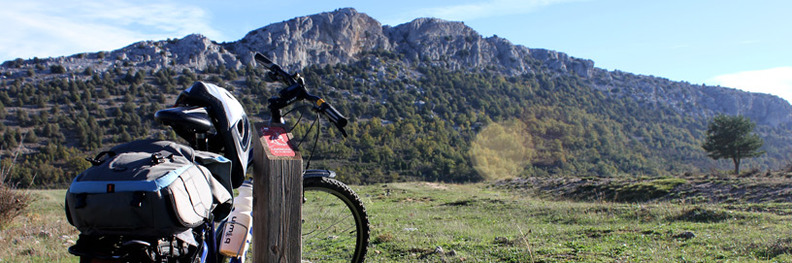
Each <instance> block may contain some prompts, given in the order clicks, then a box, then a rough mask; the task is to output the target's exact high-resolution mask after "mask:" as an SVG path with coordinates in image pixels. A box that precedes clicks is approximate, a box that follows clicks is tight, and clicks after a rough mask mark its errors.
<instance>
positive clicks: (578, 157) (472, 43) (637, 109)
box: [0, 9, 792, 187]
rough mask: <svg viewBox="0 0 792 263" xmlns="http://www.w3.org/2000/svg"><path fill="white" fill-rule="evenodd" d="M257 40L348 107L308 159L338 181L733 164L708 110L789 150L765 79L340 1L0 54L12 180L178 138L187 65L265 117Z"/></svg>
mask: <svg viewBox="0 0 792 263" xmlns="http://www.w3.org/2000/svg"><path fill="white" fill-rule="evenodd" d="M253 51H258V52H262V53H264V54H267V55H269V56H271V57H272V58H273V60H274V61H276V62H278V63H280V64H282V65H285V66H286V67H288V68H289V69H290V70H300V71H301V72H303V73H304V75H305V76H306V77H307V81H308V82H309V83H310V84H312V86H313V87H314V89H313V92H315V93H317V94H322V95H324V96H326V97H327V98H328V99H329V100H331V101H333V104H334V105H336V106H337V108H338V109H339V110H340V111H341V112H343V113H345V114H346V115H347V116H348V117H350V118H351V120H352V122H351V124H350V127H349V128H348V130H349V132H350V133H351V136H349V137H348V138H346V139H342V138H340V136H338V134H336V133H335V131H334V130H333V129H324V130H323V135H322V136H330V137H329V138H332V139H331V142H330V143H328V142H326V143H320V144H319V145H318V146H317V148H316V150H315V152H316V153H315V155H314V160H315V161H314V162H312V164H314V165H315V166H316V167H325V168H329V169H334V170H336V171H338V172H339V175H340V176H342V180H344V181H346V182H350V183H355V182H362V183H371V182H388V181H402V180H429V181H453V182H466V181H479V180H482V179H486V178H504V177H511V176H542V175H565V176H664V175H671V174H677V173H686V172H693V173H695V172H702V171H709V170H711V169H721V168H722V169H728V167H729V166H728V163H726V162H725V161H724V162H722V163H718V162H715V161H712V160H710V159H708V158H707V156H706V154H705V152H704V151H703V150H702V149H701V147H700V145H701V142H702V140H703V134H704V130H705V129H706V123H707V121H708V120H709V118H711V117H712V116H714V115H716V114H720V113H725V114H732V115H733V114H742V115H745V116H748V117H749V118H750V119H751V120H753V121H754V122H756V123H757V124H758V126H757V132H758V133H759V134H760V136H761V137H762V138H763V139H764V140H765V147H764V150H766V151H767V154H766V155H764V156H762V157H760V158H755V159H751V160H749V161H748V162H747V165H746V166H744V167H749V168H750V167H753V168H761V169H767V168H771V169H778V168H782V167H785V166H787V165H789V164H790V159H792V155H790V153H792V106H790V104H789V103H787V102H786V101H784V100H782V99H781V98H778V97H775V96H771V95H765V94H756V93H747V92H742V91H738V90H735V89H729V88H721V87H711V86H702V85H692V84H690V83H686V82H673V81H669V80H667V79H663V78H658V77H652V76H641V75H635V74H630V73H626V72H620V71H606V70H603V69H599V68H595V67H594V62H593V61H591V60H585V59H578V58H573V57H570V56H568V55H566V54H564V53H560V52H556V51H551V50H544V49H529V48H527V47H524V46H518V45H513V44H511V43H510V42H509V41H508V40H506V39H502V38H499V37H497V36H493V37H487V38H484V37H482V36H481V35H479V34H478V33H476V32H475V31H474V30H472V29H471V28H469V27H467V26H465V25H464V24H463V23H459V22H448V21H443V20H438V19H425V18H422V19H416V20H414V21H412V22H410V23H406V24H402V25H398V26H395V27H391V26H383V25H381V24H380V23H379V22H377V21H376V20H374V19H372V18H371V17H369V16H367V15H365V14H362V13H358V12H356V11H355V10H354V9H339V10H336V11H334V12H329V13H322V14H317V15H312V16H307V17H299V18H295V19H292V20H288V21H284V22H281V23H276V24H272V25H269V26H266V27H263V28H260V29H256V30H254V31H251V32H250V33H248V35H246V36H245V37H244V38H243V39H241V40H239V41H236V42H231V43H215V42H213V41H211V40H209V39H207V38H206V37H203V36H201V35H189V36H186V37H184V38H182V39H170V40H166V41H144V42H139V43H135V44H132V45H130V46H127V47H125V48H122V49H119V50H115V51H109V52H98V53H82V54H76V55H72V56H68V57H58V58H46V59H39V58H34V59H31V60H22V59H17V60H13V61H6V62H5V63H3V64H2V66H1V67H0V78H2V85H0V117H2V122H0V133H2V136H1V137H2V138H0V139H2V141H0V147H2V151H1V152H0V153H2V167H3V169H4V171H5V170H6V169H7V168H8V167H11V166H12V164H13V170H12V171H11V173H10V174H9V175H8V177H7V178H8V179H7V180H8V181H10V182H12V183H17V184H18V186H20V187H62V186H65V185H67V184H68V183H69V182H70V180H71V179H72V178H73V177H74V176H75V174H76V173H78V172H80V171H81V170H83V169H85V168H86V166H88V162H86V161H84V160H83V158H85V157H89V156H92V155H93V154H94V153H96V152H97V151H100V150H102V149H106V148H109V147H111V146H113V145H115V144H118V143H121V142H126V141H129V140H133V139H140V138H161V139H173V140H175V139H176V136H175V134H174V133H173V132H170V131H169V130H167V129H165V128H164V127H163V126H161V125H159V124H157V123H156V122H155V121H154V120H153V113H154V112H155V111H156V110H158V109H162V108H165V107H167V106H168V105H170V104H171V103H172V102H173V101H174V98H175V96H176V95H178V93H179V92H180V91H181V90H183V89H184V88H186V87H188V86H189V85H190V84H191V83H192V82H193V81H196V80H204V81H209V82H213V83H217V84H220V85H221V86H224V87H226V88H228V89H230V90H232V91H233V93H235V94H236V95H238V96H239V97H240V98H241V100H242V103H243V104H244V105H245V107H246V110H247V111H248V112H249V113H250V115H252V116H253V118H254V119H256V120H258V121H261V117H262V116H265V115H266V99H267V98H269V97H270V96H271V95H273V94H274V93H275V92H276V91H277V89H278V88H279V86H277V85H274V84H267V83H265V82H264V81H263V78H264V76H265V74H264V73H263V71H262V70H261V69H258V68H255V67H252V66H250V60H251V52H253ZM296 116H297V115H295V117H296ZM306 128H307V127H298V128H297V129H296V130H295V131H294V133H295V134H296V135H298V136H301V135H302V134H304V133H305V130H306ZM309 138H310V137H309ZM332 141H335V142H332ZM310 144H311V143H304V144H303V148H304V149H303V150H310V149H311V148H310V147H306V145H310ZM14 153H19V155H18V156H17V157H16V158H14Z"/></svg>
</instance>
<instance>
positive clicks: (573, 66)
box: [3, 8, 792, 126]
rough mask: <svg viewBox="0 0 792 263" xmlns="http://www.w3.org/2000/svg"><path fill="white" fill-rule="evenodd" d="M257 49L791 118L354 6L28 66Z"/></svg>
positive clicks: (228, 56)
mask: <svg viewBox="0 0 792 263" xmlns="http://www.w3.org/2000/svg"><path fill="white" fill-rule="evenodd" d="M254 51H255V52H261V53H264V54H267V55H268V56H270V57H272V58H273V59H274V61H276V62H277V63H279V64H281V65H283V66H285V67H287V68H288V69H290V70H296V69H300V68H302V67H305V66H307V65H312V64H335V63H350V62H354V61H356V60H357V59H359V58H360V55H361V54H365V53H366V52H372V51H387V52H392V53H396V54H399V55H401V56H402V57H403V58H404V62H405V63H406V64H408V65H426V66H442V67H447V68H449V69H453V70H473V71H475V70H482V69H484V68H487V69H495V70H497V71H499V72H501V73H502V74H505V75H519V74H527V73H533V72H537V71H541V72H548V73H551V74H553V75H563V74H571V75H575V76H577V77H580V78H582V79H584V80H585V81H587V82H588V83H590V86H591V88H593V89H598V90H601V91H603V92H604V94H606V95H609V96H618V97H631V98H634V99H635V100H636V101H637V102H638V103H642V104H646V105H658V104H661V105H664V106H668V107H670V108H672V109H674V110H676V111H678V112H683V113H686V114H689V115H692V116H694V117H711V116H713V115H715V114H719V113H725V114H743V115H746V116H748V117H750V118H751V119H752V120H754V121H756V122H757V123H759V124H764V125H770V126H778V125H792V106H790V104H789V103H787V102H786V101H784V100H782V99H780V98H778V97H775V96H770V95H765V94H756V93H748V92H742V91H738V90H734V89H729V88H721V87H711V86H701V85H692V84H690V83H685V82H673V81H669V80H667V79H663V78H657V77H651V76H641V75H635V74H630V73H626V72H621V71H606V70H603V69H599V68H595V67H594V62H593V61H591V60H586V59H579V58H574V57H571V56H569V55H567V54H565V53H561V52H557V51H552V50H546V49H531V48H527V47H524V46H520V45H514V44H512V43H510V42H509V41H508V40H506V39H503V38H499V37H497V36H493V37H487V38H484V37H482V36H481V35H479V34H478V33H477V32H476V31H474V30H473V29H472V28H470V27H468V26H466V25H464V23H461V22H449V21H444V20H440V19H433V18H419V19H416V20H413V21H412V22H409V23H406V24H401V25H398V26H395V27H390V26H383V25H382V24H380V23H379V22H378V21H376V20H375V19H373V18H371V17H369V16H367V15H366V14H363V13H359V12H357V11H355V10H354V9H349V8H347V9H339V10H336V11H334V12H327V13H321V14H316V15H311V16H306V17H299V18H294V19H291V20H288V21H284V22H280V23H275V24H271V25H268V26H266V27H263V28H259V29H256V30H253V31H251V32H250V33H248V34H247V35H246V36H245V37H244V38H242V39H241V40H239V41H236V42H231V43H224V44H217V43H214V42H212V41H211V40H209V39H207V38H206V37H204V36H201V35H189V36H186V37H185V38H182V39H177V40H167V41H143V42H139V43H135V44H132V45H130V46H127V47H125V48H122V49H119V50H115V51H112V52H99V53H91V54H78V55H73V56H69V57H60V58H49V59H44V60H40V61H36V63H39V64H41V63H43V64H45V65H47V66H49V65H55V64H57V65H62V66H64V67H65V68H66V70H67V71H70V72H75V71H77V72H79V71H82V70H84V69H86V68H88V67H90V68H91V69H93V70H95V71H104V70H109V69H112V68H114V67H122V66H123V67H128V66H134V67H140V68H149V69H157V68H162V67H175V68H176V69H180V68H191V69H205V68H206V67H207V66H209V65H213V66H226V67H231V68H240V67H242V66H243V65H245V64H247V63H250V60H251V58H252V52H254ZM36 63H34V62H33V61H19V60H17V61H9V62H6V63H4V64H3V66H4V68H5V71H6V75H7V76H10V77H12V78H13V77H24V76H25V70H26V68H31V67H33V65H34V64H36Z"/></svg>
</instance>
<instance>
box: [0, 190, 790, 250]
mask: <svg viewBox="0 0 792 263" xmlns="http://www.w3.org/2000/svg"><path fill="white" fill-rule="evenodd" d="M656 183H657V185H660V186H662V185H666V183H671V184H675V183H676V182H656ZM353 189H355V191H357V192H358V194H359V195H360V196H361V199H363V201H364V203H365V205H366V207H367V209H368V212H369V216H370V220H371V224H372V232H371V241H372V244H371V246H370V248H369V254H368V259H369V260H368V261H369V262H644V261H650V262H723V261H730V262H756V261H759V262H762V261H766V262H790V261H792V223H790V222H792V221H790V215H789V214H790V211H792V208H791V207H792V204H789V203H751V204H735V203H730V204H685V203H683V202H673V201H672V202H655V203H612V202H579V201H555V200H549V199H542V198H537V197H533V196H531V195H528V194H525V193H524V192H518V191H512V190H504V189H502V188H492V187H488V186H487V185H485V184H465V185H457V184H434V183H394V184H385V185H370V186H353ZM64 192H65V191H63V190H47V191H33V193H34V195H35V196H36V202H34V203H33V204H32V205H31V207H30V209H29V210H28V211H27V212H26V213H25V214H24V216H23V217H20V218H17V219H16V220H15V222H13V223H12V224H11V226H10V227H9V228H7V229H5V230H2V231H0V237H2V238H1V239H0V259H2V260H1V262H77V259H76V258H74V257H71V256H70V255H69V254H68V253H67V252H66V248H67V246H68V245H69V240H73V239H74V238H76V236H77V232H76V230H74V228H73V227H71V226H70V225H69V224H68V223H67V222H66V220H65V217H64V215H63V209H62V205H63V194H64ZM386 193H389V194H386ZM688 232H689V233H688ZM691 233H692V235H690V234H691Z"/></svg>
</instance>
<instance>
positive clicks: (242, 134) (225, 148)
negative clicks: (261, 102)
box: [176, 81, 253, 188]
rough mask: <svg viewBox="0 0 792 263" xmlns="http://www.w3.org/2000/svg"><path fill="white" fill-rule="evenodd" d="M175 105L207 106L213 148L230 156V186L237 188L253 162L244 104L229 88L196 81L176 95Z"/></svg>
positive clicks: (250, 134)
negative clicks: (213, 128) (212, 131)
mask: <svg viewBox="0 0 792 263" xmlns="http://www.w3.org/2000/svg"><path fill="white" fill-rule="evenodd" d="M176 106H199V107H205V108H206V111H207V112H208V113H209V116H210V117H211V119H212V124H213V125H214V127H215V130H216V131H217V135H215V136H213V137H212V138H209V146H210V151H214V152H222V153H223V155H224V156H225V157H226V158H228V159H230V160H231V162H232V165H231V185H232V187H233V188H238V187H239V186H240V185H242V182H243V181H244V179H245V173H246V172H247V167H248V165H249V164H250V162H251V161H252V159H253V158H252V157H253V147H252V144H251V138H252V135H253V129H252V127H251V125H250V121H249V120H248V118H247V115H246V114H245V109H244V108H243V107H242V104H240V103H239V101H238V100H237V99H236V98H235V97H234V95H232V94H231V93H230V92H228V90H226V89H224V88H221V87H219V86H217V85H214V84H211V83H206V82H202V81H197V82H195V83H193V85H192V86H190V87H189V88H187V89H186V90H184V91H182V93H181V94H179V97H177V98H176Z"/></svg>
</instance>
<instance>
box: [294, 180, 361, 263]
mask: <svg viewBox="0 0 792 263" xmlns="http://www.w3.org/2000/svg"><path fill="white" fill-rule="evenodd" d="M303 194H304V199H303V201H304V203H303V207H302V259H303V260H304V261H310V262H325V261H334V262H363V260H364V258H365V256H366V250H367V246H368V241H369V222H368V215H367V214H366V208H365V207H363V203H362V202H361V201H360V198H359V197H358V196H357V194H355V192H354V191H352V189H350V188H349V187H348V186H346V185H345V184H344V183H342V182H339V181H338V180H335V179H332V178H327V177H315V178H306V179H304V181H303Z"/></svg>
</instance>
